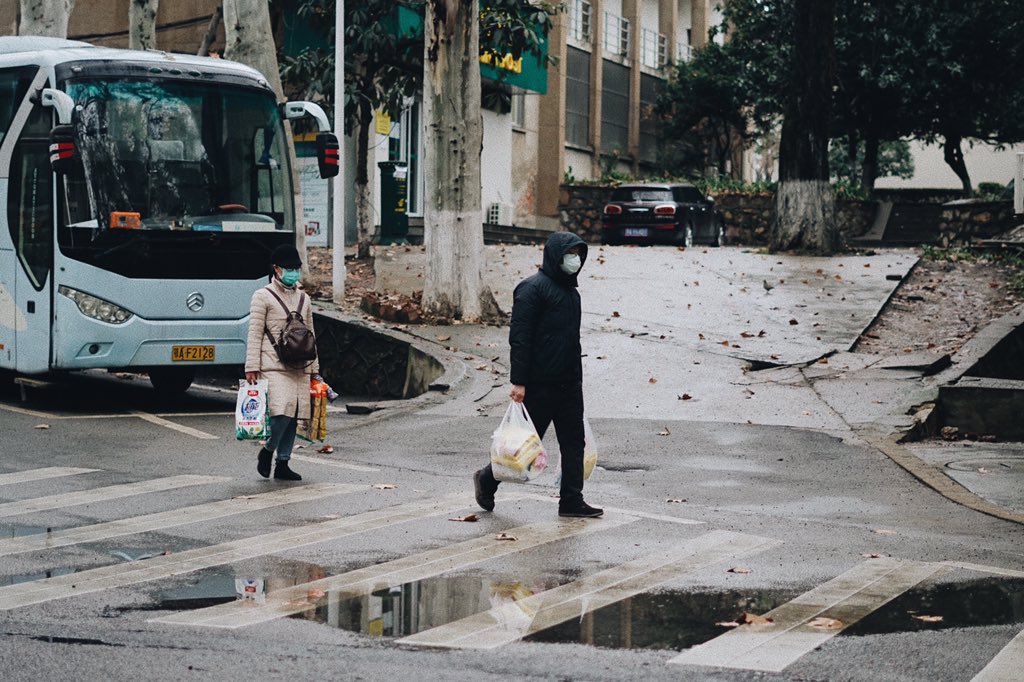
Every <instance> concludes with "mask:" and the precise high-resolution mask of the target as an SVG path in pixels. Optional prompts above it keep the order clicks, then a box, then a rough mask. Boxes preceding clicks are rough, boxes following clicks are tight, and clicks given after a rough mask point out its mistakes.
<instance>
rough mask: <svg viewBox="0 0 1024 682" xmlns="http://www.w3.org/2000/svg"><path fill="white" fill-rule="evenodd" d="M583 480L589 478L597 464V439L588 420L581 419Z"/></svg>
mask: <svg viewBox="0 0 1024 682" xmlns="http://www.w3.org/2000/svg"><path fill="white" fill-rule="evenodd" d="M583 437H584V439H585V441H584V444H583V480H584V481H585V480H587V479H588V478H590V474H592V473H594V467H595V466H597V440H595V438H594V431H593V429H591V428H590V422H589V421H587V420H586V418H584V419H583Z"/></svg>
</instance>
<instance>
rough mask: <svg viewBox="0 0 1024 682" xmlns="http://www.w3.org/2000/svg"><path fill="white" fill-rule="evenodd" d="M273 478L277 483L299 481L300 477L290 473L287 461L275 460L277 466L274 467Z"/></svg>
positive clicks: (292, 472)
mask: <svg viewBox="0 0 1024 682" xmlns="http://www.w3.org/2000/svg"><path fill="white" fill-rule="evenodd" d="M274 478H276V479H277V480H279V481H301V480H302V476H299V475H298V474H297V473H295V472H294V471H292V470H291V469H290V468H289V467H288V460H286V459H283V460H282V459H279V460H277V466H276V467H274Z"/></svg>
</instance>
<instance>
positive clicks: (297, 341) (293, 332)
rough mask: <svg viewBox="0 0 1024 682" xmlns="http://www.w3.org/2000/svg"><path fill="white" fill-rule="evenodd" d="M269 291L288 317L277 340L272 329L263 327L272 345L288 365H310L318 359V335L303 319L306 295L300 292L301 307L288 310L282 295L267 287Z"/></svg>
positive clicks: (302, 366)
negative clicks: (272, 333)
mask: <svg viewBox="0 0 1024 682" xmlns="http://www.w3.org/2000/svg"><path fill="white" fill-rule="evenodd" d="M267 291H269V292H270V295H271V296H273V297H274V298H276V299H277V302H278V303H280V304H281V307H282V308H284V312H285V314H287V316H288V317H287V319H286V320H285V322H284V327H282V328H281V333H280V334H278V335H277V340H276V341H275V340H274V337H273V336H272V335H271V334H270V330H269V329H267V328H266V327H264V328H263V331H264V333H266V335H267V338H268V339H270V345H272V346H273V347H274V350H275V351H277V357H278V359H279V360H280V361H281V362H282V363H283V364H284V365H285V366H286V367H291V368H293V369H303V368H305V367H308V366H309V365H310V364H311V363H312V362H313V361H314V360H316V336H314V335H313V330H312V329H310V328H309V327H307V326H306V322H305V320H303V319H302V305H303V304H304V303H305V302H306V295H305V294H303V293H301V292H300V293H299V309H298V310H288V306H287V305H285V303H284V301H282V300H281V297H280V296H278V295H277V294H275V293H274V291H273V290H272V289H271V288H270V287H267Z"/></svg>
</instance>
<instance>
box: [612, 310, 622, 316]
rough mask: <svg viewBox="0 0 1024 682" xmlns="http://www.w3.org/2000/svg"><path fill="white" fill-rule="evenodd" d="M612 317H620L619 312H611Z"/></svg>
mask: <svg viewBox="0 0 1024 682" xmlns="http://www.w3.org/2000/svg"><path fill="white" fill-rule="evenodd" d="M612 317H622V315H619V311H618V310H613V311H612Z"/></svg>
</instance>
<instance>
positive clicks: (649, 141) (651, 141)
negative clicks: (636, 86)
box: [640, 73, 664, 163]
mask: <svg viewBox="0 0 1024 682" xmlns="http://www.w3.org/2000/svg"><path fill="white" fill-rule="evenodd" d="M663 84H664V81H662V80H661V79H660V78H656V77H654V76H651V75H648V74H646V73H642V74H640V160H641V161H645V162H647V163H654V162H656V161H657V160H658V132H659V128H660V126H659V122H658V118H657V115H656V114H655V111H654V109H655V106H657V103H658V95H659V94H660V92H661V87H662V85H663Z"/></svg>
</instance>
